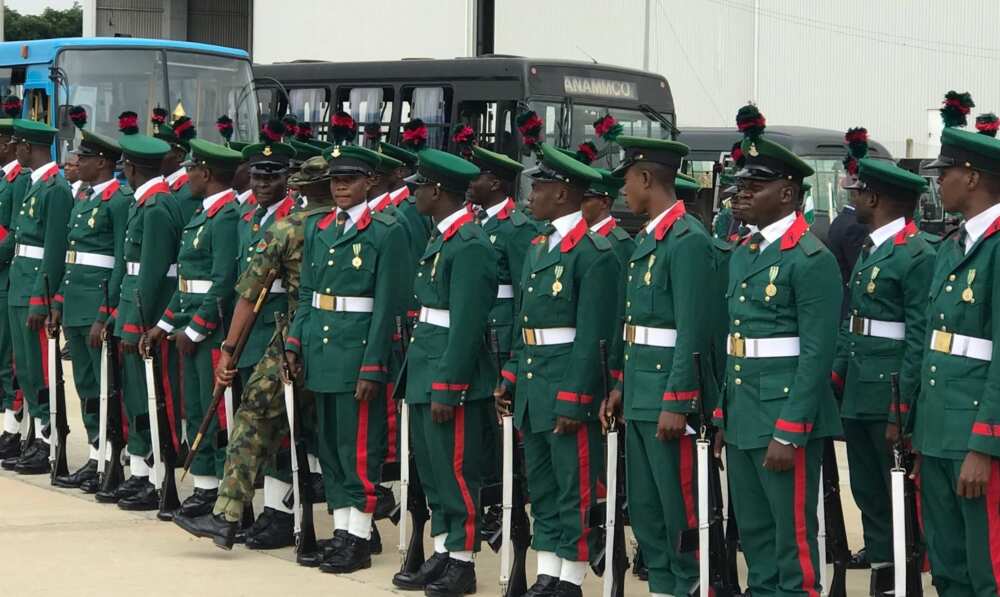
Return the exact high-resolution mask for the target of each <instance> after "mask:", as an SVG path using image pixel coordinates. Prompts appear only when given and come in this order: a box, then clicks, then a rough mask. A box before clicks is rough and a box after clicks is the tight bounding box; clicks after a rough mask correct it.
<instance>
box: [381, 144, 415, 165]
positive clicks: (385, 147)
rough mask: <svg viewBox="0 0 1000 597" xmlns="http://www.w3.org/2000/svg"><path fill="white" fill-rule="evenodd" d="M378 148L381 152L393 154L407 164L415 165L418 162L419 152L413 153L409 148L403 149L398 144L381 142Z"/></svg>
mask: <svg viewBox="0 0 1000 597" xmlns="http://www.w3.org/2000/svg"><path fill="white" fill-rule="evenodd" d="M378 150H379V152H380V153H384V154H386V155H389V156H392V157H394V158H396V159H397V160H399V161H401V162H403V163H404V164H406V165H407V166H411V167H412V166H413V165H414V164H416V163H417V154H415V153H413V152H412V151H410V150H408V149H403V148H402V147H399V146H397V145H392V144H391V143H385V142H381V143H379V144H378Z"/></svg>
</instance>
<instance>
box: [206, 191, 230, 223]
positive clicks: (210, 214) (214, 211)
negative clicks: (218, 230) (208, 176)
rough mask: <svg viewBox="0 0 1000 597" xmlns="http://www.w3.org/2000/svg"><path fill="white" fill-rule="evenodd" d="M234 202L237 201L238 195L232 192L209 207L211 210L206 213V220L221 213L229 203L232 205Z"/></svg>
mask: <svg viewBox="0 0 1000 597" xmlns="http://www.w3.org/2000/svg"><path fill="white" fill-rule="evenodd" d="M233 201H236V194H235V193H233V192H232V191H229V192H228V193H226V194H225V195H223V196H222V197H219V198H218V199H216V200H215V203H213V204H212V205H210V206H209V208H208V209H207V210H206V211H205V217H206V218H211V217H214V216H215V214H217V213H219V210H220V209H222V208H223V207H225V206H226V204H227V203H232V202H233Z"/></svg>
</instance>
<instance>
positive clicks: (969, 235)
mask: <svg viewBox="0 0 1000 597" xmlns="http://www.w3.org/2000/svg"><path fill="white" fill-rule="evenodd" d="M997 218H1000V203H997V204H996V205H994V206H993V207H991V208H989V209H987V210H986V211H984V212H982V213H981V214H979V215H977V216H972V217H971V218H969V219H968V220H966V221H965V234H966V236H965V253H966V254H968V253H969V251H970V250H972V245H974V244H976V241H977V240H979V237H981V236H982V235H983V234H985V233H986V229H987V228H989V227H990V224H992V223H993V221H994V220H996V219H997Z"/></svg>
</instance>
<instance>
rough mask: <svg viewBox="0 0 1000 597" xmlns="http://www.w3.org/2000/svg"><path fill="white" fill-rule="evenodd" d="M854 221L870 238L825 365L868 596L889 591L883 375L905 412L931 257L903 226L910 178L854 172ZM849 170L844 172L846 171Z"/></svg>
mask: <svg viewBox="0 0 1000 597" xmlns="http://www.w3.org/2000/svg"><path fill="white" fill-rule="evenodd" d="M852 170H853V174H854V177H852V178H850V179H848V180H849V183H848V184H845V185H844V188H845V189H848V190H850V191H851V192H852V203H853V204H854V208H855V211H856V213H857V218H858V223H859V224H862V225H864V226H865V227H866V229H870V230H872V232H871V234H870V235H869V236H868V239H867V241H866V242H865V243H864V244H863V245H862V250H861V253H860V256H859V257H858V261H857V263H856V264H855V265H854V271H853V272H852V273H851V276H850V280H851V281H850V284H849V286H850V292H851V294H850V302H849V313H850V317H849V319H848V321H847V322H846V324H845V326H844V327H843V328H842V329H841V334H840V339H839V342H838V344H837V356H836V359H835V360H834V363H833V381H834V388H835V390H837V391H838V392H839V393H840V394H841V395H842V400H841V406H840V414H841V418H842V419H843V425H844V437H845V439H846V440H847V462H848V465H849V470H850V474H851V492H852V493H853V494H854V500H855V502H856V503H857V504H858V507H859V508H860V509H861V522H862V527H863V529H864V538H865V554H866V555H867V558H868V560H869V561H870V562H871V568H872V584H871V586H872V587H873V588H874V590H875V591H876V594H881V593H883V592H886V591H892V588H893V573H892V561H893V559H892V557H893V553H892V544H891V542H890V541H891V538H892V509H891V501H890V487H889V477H888V474H887V473H888V471H889V469H891V468H892V467H893V463H892V457H891V453H890V447H891V445H890V444H889V443H887V442H886V439H887V438H888V439H890V440H891V441H892V442H894V441H895V439H896V437H897V434H898V433H899V431H898V429H897V428H896V425H895V423H894V422H893V423H889V421H895V420H896V417H895V414H896V413H895V404H894V403H893V402H892V396H891V391H890V387H889V378H890V375H891V374H892V373H894V372H899V374H900V395H901V397H902V402H901V407H900V408H901V410H902V411H903V413H908V412H909V411H910V405H911V404H912V403H913V401H914V400H915V399H916V396H917V390H918V388H919V387H920V361H921V359H922V357H923V344H924V342H925V341H926V338H925V335H924V331H925V326H926V319H925V318H926V308H927V288H928V286H929V285H930V277H931V274H932V273H933V268H934V249H933V247H932V246H931V245H930V244H928V243H927V242H925V241H924V240H923V239H921V238H920V237H919V236H918V235H917V226H916V224H914V223H913V221H912V219H911V218H912V216H913V213H914V210H915V209H916V205H917V199H918V198H919V197H920V194H921V193H923V192H924V191H925V190H926V188H927V182H926V180H925V179H924V178H923V177H922V176H917V175H916V174H912V173H910V172H907V171H906V170H903V169H902V168H899V167H897V166H894V165H893V164H891V163H889V162H885V161H881V160H872V159H870V158H863V159H860V160H858V161H857V162H856V164H853V167H852ZM849 172H850V170H849Z"/></svg>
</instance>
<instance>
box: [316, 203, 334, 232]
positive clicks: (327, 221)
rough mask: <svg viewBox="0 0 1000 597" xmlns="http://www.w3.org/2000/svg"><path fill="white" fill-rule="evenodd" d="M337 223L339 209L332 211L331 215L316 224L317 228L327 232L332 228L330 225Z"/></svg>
mask: <svg viewBox="0 0 1000 597" xmlns="http://www.w3.org/2000/svg"><path fill="white" fill-rule="evenodd" d="M336 221H337V208H336V207H335V208H333V209H331V210H330V213H328V214H326V215H325V216H323V217H322V218H320V220H319V221H318V222H316V227H317V228H319V229H320V230H326V229H327V228H329V227H330V224H332V223H334V222H336Z"/></svg>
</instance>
